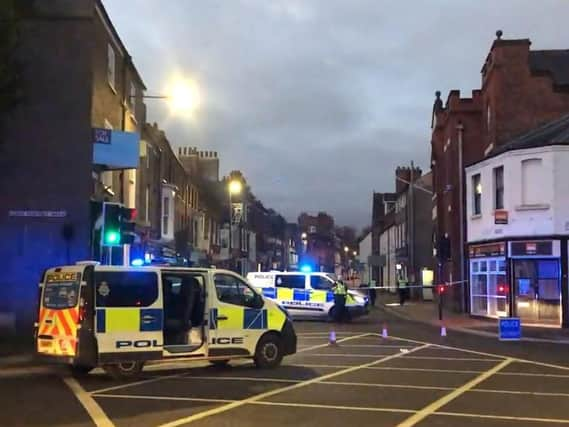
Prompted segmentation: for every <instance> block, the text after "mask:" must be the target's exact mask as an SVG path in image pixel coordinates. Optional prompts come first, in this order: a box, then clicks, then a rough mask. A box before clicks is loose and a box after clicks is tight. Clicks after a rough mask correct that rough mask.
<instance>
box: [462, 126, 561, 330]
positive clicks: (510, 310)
mask: <svg viewBox="0 0 569 427" xmlns="http://www.w3.org/2000/svg"><path fill="white" fill-rule="evenodd" d="M567 164H569V116H564V117H563V118H561V119H559V120H556V121H553V122H550V123H548V124H546V125H543V126H541V127H539V128H536V129H534V130H532V131H531V132H529V133H527V134H524V135H521V136H519V137H517V138H515V139H514V140H512V141H510V142H508V143H507V144H504V145H501V146H499V147H496V148H495V149H493V150H492V151H491V152H490V153H489V155H488V157H487V158H485V159H484V160H482V161H480V162H478V163H476V164H474V165H472V166H469V167H467V168H466V187H467V191H466V193H467V224H468V227H467V230H468V235H467V238H468V272H469V279H470V280H469V300H470V301H469V302H470V305H469V306H470V313H471V314H473V315H476V316H484V317H501V316H517V317H520V319H521V320H522V323H524V324H534V325H546V326H561V325H563V326H564V327H569V282H568V279H567V277H568V237H569V200H568V199H567V194H569V170H568V169H567Z"/></svg>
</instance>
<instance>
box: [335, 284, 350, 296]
mask: <svg viewBox="0 0 569 427" xmlns="http://www.w3.org/2000/svg"><path fill="white" fill-rule="evenodd" d="M333 290H334V295H346V294H347V293H348V289H347V288H346V285H344V284H343V283H342V282H336V284H335V285H334V289H333Z"/></svg>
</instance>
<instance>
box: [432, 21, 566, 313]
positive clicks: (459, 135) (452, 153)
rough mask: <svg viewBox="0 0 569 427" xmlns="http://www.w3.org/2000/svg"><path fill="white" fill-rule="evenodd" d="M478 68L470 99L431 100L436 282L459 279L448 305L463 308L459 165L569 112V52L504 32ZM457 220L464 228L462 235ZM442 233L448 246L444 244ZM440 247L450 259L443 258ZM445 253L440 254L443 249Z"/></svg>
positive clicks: (454, 95) (462, 198) (454, 94)
mask: <svg viewBox="0 0 569 427" xmlns="http://www.w3.org/2000/svg"><path fill="white" fill-rule="evenodd" d="M496 35H497V38H496V39H495V40H494V42H493V43H492V46H491V47H490V52H489V53H488V56H487V57H486V60H485V61H484V64H483V66H482V71H481V73H482V82H481V89H477V90H473V91H472V95H471V97H470V98H462V97H461V95H460V92H459V91H456V90H452V91H450V92H449V94H448V96H447V101H446V104H443V101H442V100H441V98H440V92H437V97H436V99H435V102H434V105H433V115H432V137H431V167H432V170H433V186H434V193H435V194H434V197H433V199H434V201H433V203H434V211H433V219H434V221H435V224H436V227H435V236H434V240H435V242H436V245H437V247H438V250H439V251H438V256H439V265H438V271H437V281H438V282H459V283H458V284H457V285H456V286H453V287H452V288H451V289H450V291H449V294H450V299H451V300H452V302H453V303H454V304H453V305H454V308H456V309H461V308H462V309H464V308H465V304H466V286H464V285H461V283H464V282H463V280H466V279H465V278H464V277H465V274H466V273H465V262H464V251H463V248H464V241H465V237H464V236H465V235H466V231H465V222H466V221H465V208H466V203H467V201H468V200H467V199H466V196H465V191H464V188H465V182H464V167H465V166H468V165H470V164H472V163H474V162H477V161H480V160H481V159H483V158H484V157H485V156H486V155H487V154H488V153H489V152H490V151H491V150H492V148H494V147H496V146H499V145H501V144H504V143H506V142H507V141H509V140H511V139H512V138H513V137H515V136H517V135H520V134H522V133H524V132H527V131H528V130H531V129H533V128H535V127H537V126H539V125H540V124H543V123H546V122H548V121H551V120H553V119H555V118H558V117H560V116H562V115H563V114H566V113H567V112H569V50H530V45H531V42H530V40H529V39H519V40H504V39H502V32H501V31H498V32H497V33H496ZM461 224H462V233H461ZM445 238H448V243H449V245H450V247H448V248H447V249H448V250H444V249H445V245H444V244H442V243H443V242H444V241H445ZM441 249H443V251H442V252H448V255H449V257H448V258H447V257H446V256H444V257H443V258H444V259H441ZM443 255H446V254H443Z"/></svg>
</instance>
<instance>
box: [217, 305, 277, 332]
mask: <svg viewBox="0 0 569 427" xmlns="http://www.w3.org/2000/svg"><path fill="white" fill-rule="evenodd" d="M272 311H276V312H278V313H281V312H280V310H278V309H276V310H271V313H268V312H267V309H255V308H240V307H225V306H224V307H219V308H212V309H211V310H210V312H209V328H210V329H220V330H221V329H280V328H281V327H282V323H283V322H284V320H285V316H284V314H283V315H282V318H280V317H279V316H278V313H277V316H276V317H279V319H276V317H275V315H274V313H272ZM218 316H225V317H227V319H226V320H218ZM274 320H275V321H276V323H279V324H278V325H277V324H276V323H275V322H273V321H274ZM273 323H275V324H273Z"/></svg>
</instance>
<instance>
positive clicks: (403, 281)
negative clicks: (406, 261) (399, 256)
mask: <svg viewBox="0 0 569 427" xmlns="http://www.w3.org/2000/svg"><path fill="white" fill-rule="evenodd" d="M408 284H409V282H408V281H407V277H406V276H405V274H403V273H400V275H399V280H398V291H399V305H403V304H405V300H406V299H407V291H408V288H407V285H408Z"/></svg>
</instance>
